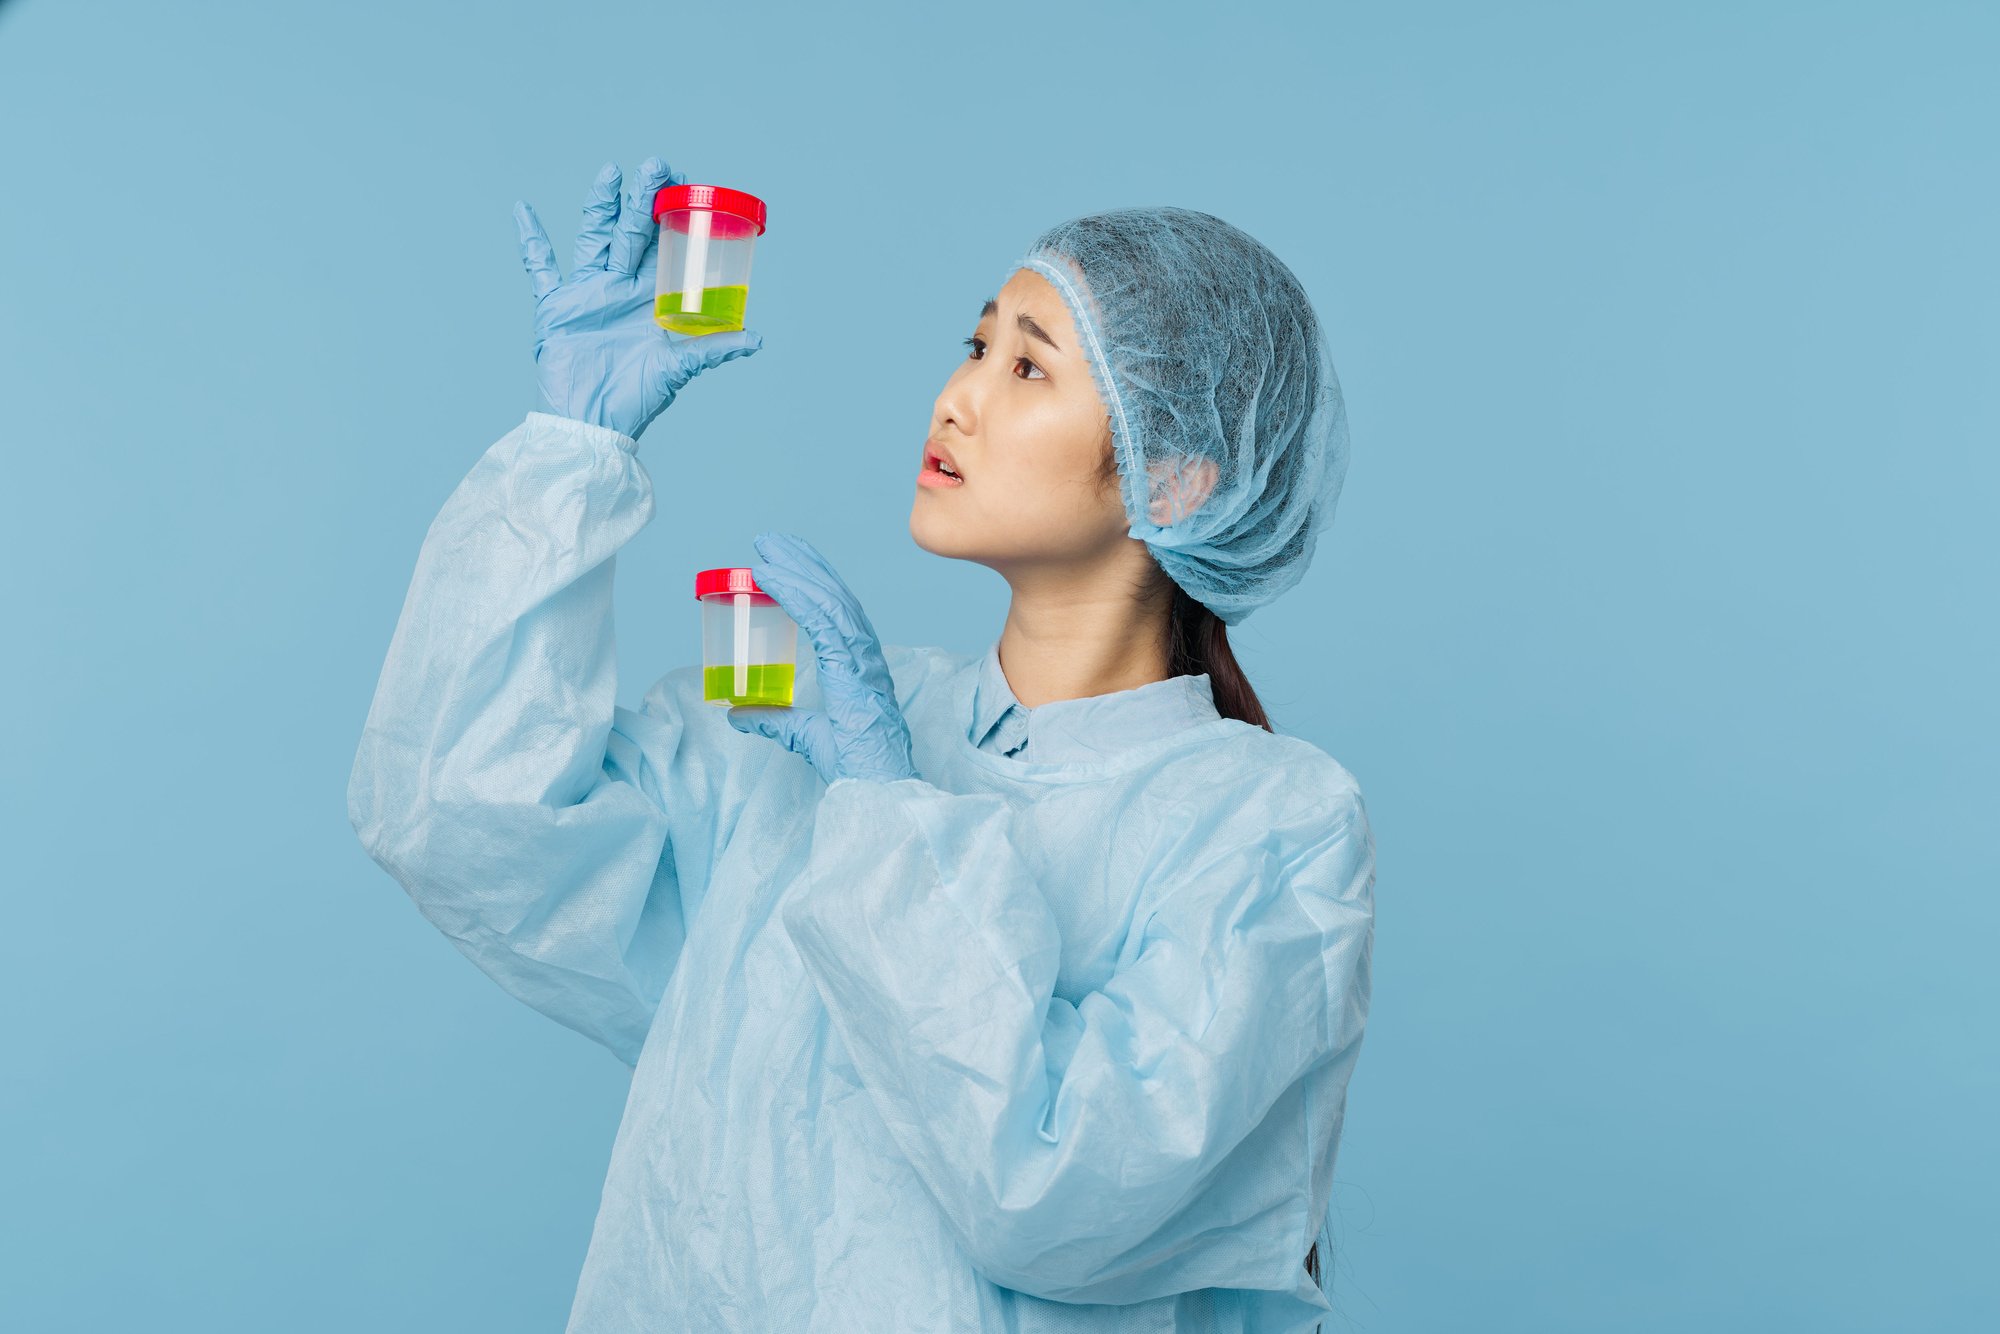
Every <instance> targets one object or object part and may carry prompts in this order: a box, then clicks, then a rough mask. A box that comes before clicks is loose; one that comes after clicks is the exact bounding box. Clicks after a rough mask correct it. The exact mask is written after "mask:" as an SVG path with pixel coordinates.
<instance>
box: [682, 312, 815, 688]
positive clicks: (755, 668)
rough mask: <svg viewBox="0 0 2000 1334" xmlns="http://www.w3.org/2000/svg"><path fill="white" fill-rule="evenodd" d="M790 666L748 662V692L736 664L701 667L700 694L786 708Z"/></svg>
mask: <svg viewBox="0 0 2000 1334" xmlns="http://www.w3.org/2000/svg"><path fill="white" fill-rule="evenodd" d="M739 290H740V289H739ZM792 666H793V665H792V664H791V663H789V662H753V663H751V664H750V671H749V682H750V693H749V694H747V695H739V694H737V693H736V668H734V667H703V668H702V669H701V697H702V698H703V699H705V700H714V701H718V702H724V701H726V702H728V703H730V704H776V705H779V706H780V707H783V708H787V709H789V708H790V707H791V706H792Z"/></svg>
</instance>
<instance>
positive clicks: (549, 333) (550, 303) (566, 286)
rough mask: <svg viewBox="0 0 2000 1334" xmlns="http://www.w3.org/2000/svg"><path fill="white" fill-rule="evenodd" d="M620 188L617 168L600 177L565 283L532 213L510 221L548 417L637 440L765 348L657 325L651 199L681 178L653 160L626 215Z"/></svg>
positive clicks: (758, 340)
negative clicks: (698, 385) (698, 386)
mask: <svg viewBox="0 0 2000 1334" xmlns="http://www.w3.org/2000/svg"><path fill="white" fill-rule="evenodd" d="M618 181H619V174H618V164H617V163H615V162H607V163H605V164H604V169H603V170H602V171H600V172H598V173H597V183H596V185H595V186H593V187H592V189H591V193H590V199H589V201H588V202H586V203H585V204H584V206H583V229H582V230H581V231H579V232H578V233H577V237H576V258H575V260H574V261H573V262H572V264H571V266H570V275H569V277H568V278H567V279H565V278H564V277H563V276H562V275H561V274H560V273H559V272H557V270H556V257H555V248H554V247H553V246H551V245H550V244H549V237H548V233H547V232H545V231H543V230H542V223H541V219H539V218H537V217H536V216H535V210H534V209H532V208H530V207H529V206H528V205H527V204H526V203H524V202H518V201H517V202H516V203H515V205H514V221H515V223H516V224H517V225H518V226H519V227H520V230H521V262H522V263H523V264H524V265H526V266H527V270H528V276H529V277H530V278H532V279H533V280H534V285H535V373H536V375H537V377H538V378H539V379H540V381H541V386H542V397H543V398H544V399H546V400H547V401H548V404H549V411H550V412H553V413H555V414H556V415H557V416H559V417H571V418H574V419H576V420H578V421H586V422H590V423H591V424H592V425H595V426H608V427H610V428H611V429H612V430H614V431H621V432H623V433H624V434H626V435H629V436H631V437H632V438H633V439H635V440H636V439H638V438H639V433H640V432H641V431H644V430H645V429H646V427H647V426H648V425H650V424H651V423H652V420H653V418H655V417H657V416H659V415H660V413H661V412H662V411H664V410H665V409H666V406H667V404H669V403H671V402H673V401H674V395H675V394H677V393H679V392H680V389H681V386H683V385H685V384H686V383H687V382H688V381H689V380H692V379H693V378H694V377H695V376H697V375H699V374H701V373H702V372H703V371H705V370H708V369H709V368H710V367H712V366H719V365H721V364H722V363H723V362H725V361H733V360H735V359H736V358H737V357H747V356H749V355H750V354H751V353H753V352H755V351H756V350H757V349H758V348H760V347H762V346H763V345H764V340H763V338H762V337H761V336H760V335H758V334H757V333H754V332H752V331H751V330H748V329H744V330H741V331H731V332H729V333H712V334H703V335H702V336H700V337H699V338H682V337H679V336H677V335H674V334H670V333H668V332H667V331H666V330H665V329H662V328H661V327H660V326H659V325H658V324H656V323H654V322H653V298H654V291H653V287H654V275H653V268H654V265H655V264H656V263H657V257H656V253H655V251H656V246H657V242H658V236H659V228H658V227H657V226H656V225H654V222H653V196H654V194H656V193H657V192H658V191H659V189H660V187H662V186H664V185H683V184H685V183H686V178H685V177H682V176H679V175H676V174H675V173H674V172H673V170H672V169H671V168H670V167H668V166H667V164H666V163H665V162H664V161H662V160H661V159H659V158H656V157H649V158H647V159H646V160H645V162H643V163H642V164H640V167H639V178H638V181H639V184H638V188H637V189H636V190H634V191H633V192H632V194H631V195H630V196H628V197H627V198H626V200H625V203H624V205H623V207H622V209H621V207H620V205H619V201H618Z"/></svg>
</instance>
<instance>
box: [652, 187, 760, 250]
mask: <svg viewBox="0 0 2000 1334" xmlns="http://www.w3.org/2000/svg"><path fill="white" fill-rule="evenodd" d="M690 208H705V209H709V210H711V211H712V212H714V213H715V215H716V217H715V218H714V220H713V221H711V222H710V224H709V235H711V236H722V237H729V238H732V239H733V238H735V237H739V236H749V235H751V234H752V233H751V231H750V228H751V227H755V228H756V229H757V230H756V233H755V234H756V235H758V236H762V235H763V234H764V201H763V200H761V199H759V198H758V197H757V196H756V195H753V194H745V193H744V192H743V191H741V190H731V189H729V188H728V187H726V186H721V185H667V186H662V187H661V188H660V192H659V193H658V194H656V195H654V196H653V221H654V222H658V221H659V220H660V219H661V217H662V216H663V215H665V214H668V213H671V212H673V211H674V210H676V209H690ZM746 224H747V225H746ZM667 225H668V226H670V227H672V228H673V229H674V230H675V231H677V232H684V231H686V230H687V219H686V218H685V217H682V218H678V219H670V220H669V221H668V223H667Z"/></svg>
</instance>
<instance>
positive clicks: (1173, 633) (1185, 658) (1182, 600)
mask: <svg viewBox="0 0 2000 1334" xmlns="http://www.w3.org/2000/svg"><path fill="white" fill-rule="evenodd" d="M1167 642H1168V644H1169V645H1170V649H1169V651H1170V652H1171V654H1172V659H1173V660H1172V665H1171V666H1170V667H1169V668H1168V672H1169V674H1171V675H1173V676H1199V675H1201V674H1202V673H1203V672H1206V673H1208V680H1209V686H1210V688H1211V689H1212V690H1213V692H1214V694H1215V711H1216V712H1217V713H1219V714H1221V715H1222V716H1223V717H1225V718H1234V719H1236V720H1237V721H1238V722H1244V723H1249V724H1250V725H1251V726H1252V727H1261V728H1263V729H1264V730H1265V731H1266V732H1269V731H1272V730H1274V729H1273V728H1272V726H1271V720H1270V718H1269V717H1267V716H1266V715H1265V713H1264V705H1263V704H1262V703H1261V702H1260V701H1259V700H1258V698H1257V692H1256V691H1255V690H1252V689H1251V688H1250V678H1249V677H1247V676H1245V675H1244V674H1243V668H1242V667H1241V666H1240V665H1238V663H1237V661H1236V655H1235V653H1233V652H1231V651H1230V648H1229V627H1228V626H1226V625H1224V624H1223V623H1222V618H1221V617H1220V616H1217V615H1216V614H1215V613H1214V612H1212V611H1210V610H1209V609H1208V608H1207V607H1204V606H1202V605H1201V603H1199V602H1196V601H1195V600H1194V599H1193V598H1191V597H1189V596H1188V595H1187V594H1186V593H1185V592H1183V591H1182V590H1181V588H1180V587H1179V585H1175V587H1174V605H1173V610H1172V611H1170V612H1168V613H1167Z"/></svg>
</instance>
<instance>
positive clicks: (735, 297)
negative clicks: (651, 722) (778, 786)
mask: <svg viewBox="0 0 2000 1334" xmlns="http://www.w3.org/2000/svg"><path fill="white" fill-rule="evenodd" d="M681 296H682V293H680V292H678V291H675V292H662V293H661V294H660V295H659V296H657V297H655V298H654V300H653V323H655V324H657V325H659V326H660V327H661V328H662V329H666V330H669V331H671V332H673V333H684V334H705V333H720V332H722V331H723V330H725V329H741V328H742V327H743V308H744V307H745V306H747V305H749V304H750V289H749V288H748V287H745V286H741V285H739V286H736V287H704V288H702V289H701V305H700V306H699V307H698V308H697V309H694V310H682V309H681ZM753 670H754V669H753Z"/></svg>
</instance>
